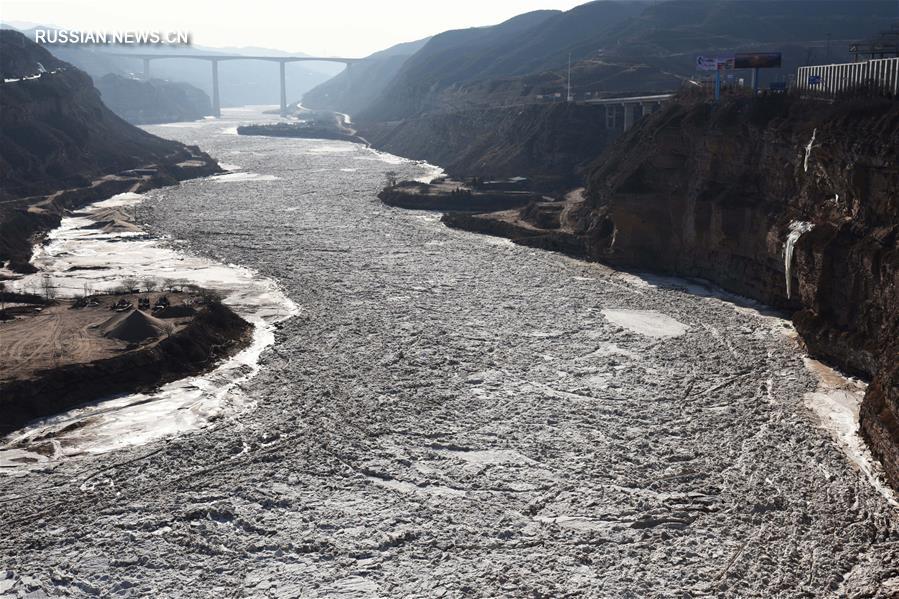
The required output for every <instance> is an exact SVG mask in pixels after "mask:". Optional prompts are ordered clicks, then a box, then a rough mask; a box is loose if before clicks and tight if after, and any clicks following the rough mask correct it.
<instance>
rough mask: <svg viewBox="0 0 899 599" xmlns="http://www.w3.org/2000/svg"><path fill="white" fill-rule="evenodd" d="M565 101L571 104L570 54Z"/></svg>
mask: <svg viewBox="0 0 899 599" xmlns="http://www.w3.org/2000/svg"><path fill="white" fill-rule="evenodd" d="M565 101H566V102H571V52H569V53H568V91H567V92H565Z"/></svg>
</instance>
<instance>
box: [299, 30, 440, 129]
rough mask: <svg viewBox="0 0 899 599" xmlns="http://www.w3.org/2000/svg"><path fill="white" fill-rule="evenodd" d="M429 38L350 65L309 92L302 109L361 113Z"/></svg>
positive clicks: (397, 46) (392, 48) (385, 51)
mask: <svg viewBox="0 0 899 599" xmlns="http://www.w3.org/2000/svg"><path fill="white" fill-rule="evenodd" d="M429 39H430V38H425V39H422V40H418V41H414V42H406V43H404V44H397V45H396V46H392V47H390V48H387V49H386V50H382V51H380V52H375V53H374V54H372V55H371V56H368V57H366V58H365V60H363V61H361V62H357V63H355V64H352V65H349V66H348V67H347V68H346V69H345V70H344V71H342V72H341V73H340V74H338V75H336V76H335V77H333V78H332V79H329V80H328V81H326V82H324V83H322V84H321V85H318V86H317V87H315V88H314V89H312V90H310V91H308V92H306V94H305V95H304V96H303V106H305V107H306V108H315V109H319V110H333V111H335V112H343V113H346V114H358V113H360V112H362V111H363V110H365V109H366V108H367V107H368V106H369V105H371V103H372V102H374V101H375V100H376V99H377V98H378V97H379V96H380V95H381V93H382V92H383V91H384V89H385V88H386V87H387V86H388V85H389V84H390V82H391V81H392V80H393V78H394V77H395V76H396V74H397V73H398V72H399V70H400V69H401V68H402V67H403V65H404V64H405V63H406V61H407V60H409V58H410V57H411V56H412V55H413V54H415V53H416V52H417V51H418V50H419V49H421V48H422V46H424V45H425V44H426V43H427V42H428V40H429Z"/></svg>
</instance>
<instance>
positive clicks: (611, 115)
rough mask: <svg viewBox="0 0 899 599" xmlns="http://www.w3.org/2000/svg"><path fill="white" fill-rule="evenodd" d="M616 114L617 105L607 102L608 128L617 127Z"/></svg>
mask: <svg viewBox="0 0 899 599" xmlns="http://www.w3.org/2000/svg"><path fill="white" fill-rule="evenodd" d="M615 116H616V115H615V106H614V105H613V104H606V129H614V128H615V120H616V119H615Z"/></svg>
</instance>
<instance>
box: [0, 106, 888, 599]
mask: <svg viewBox="0 0 899 599" xmlns="http://www.w3.org/2000/svg"><path fill="white" fill-rule="evenodd" d="M265 119H270V120H271V119H273V117H267V116H264V115H263V114H262V112H261V109H255V108H254V109H231V110H227V111H225V115H224V116H223V118H221V119H207V120H204V121H200V122H195V123H179V124H172V125H159V126H152V127H146V129H147V130H148V131H150V132H152V133H155V134H157V135H159V136H162V137H166V138H171V139H176V140H178V141H181V142H183V143H187V144H190V145H198V146H200V147H201V148H202V149H203V150H204V151H206V152H208V153H209V154H210V155H211V156H213V157H214V158H216V159H217V160H218V161H219V162H220V163H221V164H222V166H223V167H224V168H226V169H227V170H228V171H229V172H228V173H226V174H224V175H218V176H214V177H208V178H204V179H197V180H191V181H186V182H183V183H181V184H180V185H179V186H177V187H168V188H163V189H156V190H153V191H150V192H148V193H146V194H143V195H142V196H137V197H133V196H130V195H127V196H124V197H119V198H118V200H116V201H117V202H119V203H127V204H128V205H129V206H131V207H132V208H133V209H134V210H135V211H136V215H137V222H138V223H139V224H140V225H141V227H142V228H143V229H144V230H145V231H147V232H149V233H150V235H149V236H146V235H139V236H134V238H129V236H114V238H108V239H102V238H99V239H98V238H97V237H96V236H94V237H93V238H91V239H88V240H84V239H80V240H79V239H78V237H79V236H78V235H68V236H66V235H65V231H70V232H71V231H73V230H75V229H76V228H77V227H76V226H77V224H78V223H77V222H73V221H74V220H76V219H77V216H76V217H75V219H66V220H64V221H63V226H62V228H61V229H59V230H57V231H56V232H54V233H53V234H51V237H50V243H49V244H48V245H47V246H46V247H45V248H42V249H40V250H39V251H38V253H37V254H36V256H35V262H36V263H38V264H40V265H42V266H44V267H46V268H50V269H52V272H53V275H54V277H56V278H57V279H58V280H59V281H60V284H61V286H62V287H67V286H68V287H69V288H71V289H74V290H77V289H80V288H81V285H82V284H83V278H84V277H85V276H88V277H90V278H92V279H93V283H92V284H93V285H94V286H95V288H102V287H104V286H112V285H114V284H115V283H116V281H117V280H118V278H120V277H122V276H126V275H128V274H129V273H130V274H131V275H133V276H143V274H146V273H152V274H153V275H154V276H160V277H163V276H173V277H187V278H193V279H194V280H196V281H197V282H200V283H203V284H206V285H209V286H212V287H215V288H217V289H219V290H221V291H222V292H223V294H224V295H225V296H226V303H229V305H231V306H232V308H234V309H235V311H237V312H238V313H239V314H240V315H241V316H244V317H245V318H247V319H248V320H250V321H251V322H253V323H254V324H255V325H256V326H257V334H256V337H255V341H254V344H253V346H252V347H251V348H250V349H248V350H246V351H245V352H244V353H242V354H241V355H239V356H237V357H235V359H234V360H232V361H230V362H228V363H226V364H225V365H223V366H220V367H219V368H218V369H216V370H215V371H213V372H212V373H210V374H208V375H203V376H199V377H194V378H191V379H186V380H185V381H181V382H179V383H176V384H172V385H170V386H167V387H166V388H164V389H163V390H162V391H161V392H160V393H159V394H157V396H151V397H146V396H142V397H134V396H131V397H122V398H116V399H114V400H113V401H111V402H104V403H99V404H97V405H94V406H86V407H83V408H79V409H77V410H74V411H72V412H69V413H66V414H62V415H60V416H56V417H54V418H51V419H48V420H47V421H44V422H37V423H34V424H32V425H30V426H29V427H27V428H26V429H24V430H23V431H19V432H17V433H15V434H14V435H11V436H10V437H7V438H6V439H5V440H3V442H2V444H0V466H2V467H0V477H2V480H3V482H4V484H3V493H2V495H0V521H2V522H3V523H4V534H3V535H0V553H2V555H3V564H4V567H5V568H6V571H5V572H0V594H2V593H4V592H7V591H10V592H15V591H43V592H45V593H47V594H50V595H54V594H73V595H82V594H100V595H107V594H121V595H155V596H172V595H179V594H187V593H190V594H191V595H193V596H210V597H219V596H226V595H230V596H253V597H314V596H321V597H367V596H400V595H411V596H435V597H439V596H446V597H457V596H464V595H472V594H478V595H492V596H522V595H530V596H536V597H550V596H570V595H575V594H586V595H592V596H616V597H643V596H702V595H717V594H723V595H726V596H733V595H736V596H787V595H789V596H795V595H796V594H800V593H804V594H808V595H814V596H820V595H833V596H873V595H875V594H877V593H884V592H889V591H890V589H892V590H894V591H896V592H899V575H897V572H896V570H895V565H896V563H899V510H897V504H896V500H895V497H894V495H893V494H892V492H891V491H889V490H888V489H887V488H886V487H885V486H884V485H883V484H882V482H881V476H880V473H879V472H878V468H877V467H876V466H874V465H873V464H872V462H871V460H870V457H869V456H868V455H867V453H866V451H865V450H864V445H863V443H862V442H860V440H859V438H858V436H857V434H856V432H855V427H856V423H855V415H854V414H853V410H857V402H858V400H859V398H860V397H861V394H862V393H863V392H864V384H863V383H861V382H859V381H856V380H852V379H847V378H844V377H841V376H839V375H838V374H836V373H834V372H833V371H830V370H829V369H827V368H826V367H823V366H821V365H819V364H817V363H815V362H813V361H811V360H809V359H808V358H807V356H805V355H804V353H803V352H802V350H801V348H800V347H799V344H798V342H797V340H796V336H795V333H794V332H793V330H792V327H791V325H790V324H789V322H788V321H787V320H784V319H783V318H782V316H783V315H778V314H774V313H772V312H770V311H769V310H767V309H766V308H765V307H764V306H761V305H757V304H753V303H751V302H749V301H747V300H743V299H741V298H739V297H736V296H729V295H727V294H724V293H722V292H720V291H718V290H716V289H714V288H712V287H710V286H708V285H705V284H703V283H701V282H696V281H685V280H679V279H667V278H661V277H653V276H649V275H641V274H639V273H637V274H633V273H625V272H619V271H615V270H612V269H609V268H607V267H604V266H602V265H599V264H593V263H587V262H582V261H578V260H575V259H572V258H568V257H565V256H563V255H561V254H556V253H552V252H545V251H541V250H537V249H533V248H528V247H523V246H520V245H515V244H513V243H511V242H509V241H507V240H504V239H498V238H493V237H488V236H481V235H477V234H473V233H468V232H464V231H459V230H455V229H450V228H447V227H445V226H444V225H442V224H441V223H440V215H439V214H437V213H430V212H414V211H405V210H402V209H398V208H390V207H387V206H384V205H382V204H381V203H380V202H379V201H378V200H377V198H376V195H377V192H378V191H379V190H380V189H381V187H382V186H383V185H384V180H385V173H386V172H387V171H397V172H398V173H399V174H400V175H401V177H402V178H421V179H429V178H430V177H433V176H435V175H436V174H438V173H439V172H440V171H439V169H438V168H437V167H434V166H431V165H428V164H425V163H420V162H414V161H410V160H406V159H403V158H399V157H395V156H391V155H389V154H383V153H379V152H376V151H374V150H371V149H368V148H365V147H363V146H361V145H358V144H352V143H348V142H338V141H325V140H308V139H289V138H266V137H244V136H238V135H236V127H237V126H238V125H239V124H243V123H251V122H260V121H261V120H265ZM67 227H68V228H67ZM54 244H56V245H54ZM97 244H105V245H100V246H98V245H97ZM100 259H103V260H104V263H106V262H108V263H109V264H111V265H112V268H111V270H105V271H93V270H87V271H85V270H74V271H72V270H67V269H69V268H70V267H71V266H72V265H73V264H80V265H81V266H84V265H87V264H89V263H90V262H91V260H94V261H97V260H100ZM179 263H182V264H181V266H180V267H179V266H178V264H179ZM85 273H88V274H87V275H85ZM22 284H24V283H22ZM235 360H236V361H235ZM159 402H167V403H159ZM891 577H892V578H891ZM866 593H867V594H866ZM881 596H884V595H881Z"/></svg>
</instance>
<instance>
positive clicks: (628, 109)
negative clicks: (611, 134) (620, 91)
mask: <svg viewBox="0 0 899 599" xmlns="http://www.w3.org/2000/svg"><path fill="white" fill-rule="evenodd" d="M621 106H623V107H624V130H625V131H627V130H628V129H630V128H631V127H633V125H634V109H633V107H632V106H630V105H628V104H622V105H621Z"/></svg>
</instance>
